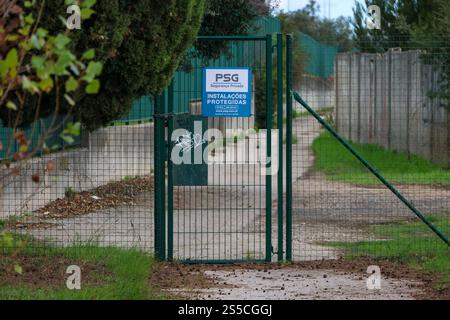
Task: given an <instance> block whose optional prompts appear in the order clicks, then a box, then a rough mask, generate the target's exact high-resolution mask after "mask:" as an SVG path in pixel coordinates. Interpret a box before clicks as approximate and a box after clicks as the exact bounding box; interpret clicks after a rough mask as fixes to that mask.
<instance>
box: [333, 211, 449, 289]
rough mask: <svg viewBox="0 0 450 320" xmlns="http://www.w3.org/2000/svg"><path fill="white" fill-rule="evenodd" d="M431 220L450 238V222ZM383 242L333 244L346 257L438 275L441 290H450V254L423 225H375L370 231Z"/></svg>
mask: <svg viewBox="0 0 450 320" xmlns="http://www.w3.org/2000/svg"><path fill="white" fill-rule="evenodd" d="M430 220H431V221H432V222H433V223H434V224H435V225H436V226H437V227H438V228H439V229H440V230H441V231H442V232H443V233H444V234H445V235H447V236H448V235H450V218H449V217H448V216H446V217H443V216H432V217H430ZM370 231H371V232H372V233H373V234H374V235H376V236H377V238H380V239H386V240H379V241H362V242H357V243H342V242H341V243H333V245H334V246H337V247H341V248H344V249H345V252H346V253H345V257H346V258H347V259H354V258H357V257H370V258H374V259H380V260H384V259H387V260H389V261H394V262H398V263H403V264H406V265H408V266H410V267H413V268H418V269H421V270H425V271H428V272H431V273H434V274H435V275H436V278H437V279H439V280H438V284H437V285H438V286H439V288H440V289H448V288H450V251H449V248H448V246H447V245H446V244H445V243H444V242H443V241H442V240H440V239H439V238H438V237H437V236H436V235H434V234H433V233H432V232H431V231H430V230H429V229H428V228H427V226H426V225H425V224H423V223H422V222H402V223H396V224H384V225H375V226H372V227H371V230H370Z"/></svg>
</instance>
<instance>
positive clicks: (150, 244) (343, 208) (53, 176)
mask: <svg viewBox="0 0 450 320" xmlns="http://www.w3.org/2000/svg"><path fill="white" fill-rule="evenodd" d="M256 38H257V40H255V39H253V40H252V41H246V42H245V41H244V42H242V41H237V40H232V39H231V40H229V41H228V45H229V48H230V50H231V51H230V53H231V55H230V56H229V57H225V56H223V57H221V58H220V59H218V60H216V61H213V62H211V61H203V60H202V59H198V58H193V59H192V61H191V65H190V68H189V71H179V72H178V73H177V74H176V76H175V81H174V84H173V86H172V88H171V89H169V90H168V91H167V92H166V95H165V100H164V104H165V108H164V112H163V113H162V115H160V116H161V118H160V120H161V121H166V120H167V122H165V125H167V127H165V128H164V129H163V131H162V132H164V133H165V134H163V135H164V137H163V147H162V148H163V149H160V150H163V153H164V155H163V157H165V160H164V165H163V166H160V167H159V168H158V170H160V171H161V172H160V173H161V174H162V177H163V179H165V180H164V181H166V183H167V185H168V189H167V190H166V189H164V190H163V192H164V196H165V197H163V199H164V201H163V209H164V210H166V212H164V215H163V219H164V224H162V225H161V226H159V225H156V226H155V220H154V219H155V206H154V203H155V196H154V195H155V193H154V191H155V187H154V175H155V171H154V170H155V166H154V164H155V160H154V156H155V155H154V146H155V131H154V126H155V124H154V121H153V119H149V117H148V116H150V117H153V107H154V103H153V102H152V101H150V100H148V98H142V99H141V101H140V102H139V103H138V104H137V105H136V107H135V109H133V111H132V113H131V114H130V115H128V116H127V117H124V118H123V119H120V120H118V121H117V122H115V123H114V126H110V127H106V128H103V129H100V130H98V131H95V132H93V133H89V134H87V133H86V134H85V135H84V136H82V137H81V139H80V144H79V145H77V146H76V147H75V148H68V149H64V150H59V151H58V152H53V153H49V154H39V155H37V156H35V157H33V158H32V159H28V160H25V161H18V162H11V163H5V162H3V163H2V169H1V179H2V190H1V196H0V205H1V207H0V210H1V211H0V219H1V222H0V223H1V225H0V228H2V230H8V231H10V232H12V233H13V235H15V236H17V237H19V236H20V237H24V236H25V238H26V239H28V241H29V246H32V247H33V246H34V247H45V246H47V245H58V246H71V245H74V244H80V243H81V244H95V245H101V246H110V245H112V246H120V247H126V248H131V247H137V248H140V249H144V250H147V251H150V252H154V241H155V227H159V228H160V229H158V230H161V229H162V228H164V231H167V232H166V233H165V234H164V235H163V237H164V240H163V241H164V244H167V246H166V248H165V249H164V251H165V252H167V254H168V257H169V258H173V259H175V260H183V261H190V262H199V261H203V262H230V261H231V262H232V261H263V260H264V261H271V260H275V259H276V255H277V253H278V254H279V252H277V250H278V243H279V241H280V235H281V236H284V234H283V232H288V230H287V229H289V228H287V227H288V226H287V225H286V221H285V218H286V210H285V209H286V207H284V206H281V209H282V210H283V211H282V212H281V220H278V216H277V215H278V213H279V211H278V210H279V208H280V206H279V204H280V203H281V201H282V200H284V201H285V202H286V203H288V202H289V200H291V201H292V226H291V227H292V235H293V237H292V240H289V238H288V243H284V244H283V245H282V246H281V250H284V252H283V253H287V249H288V247H289V246H290V247H292V252H293V256H292V258H293V260H295V261H305V260H318V259H336V258H339V257H342V256H343V255H364V256H369V255H370V256H378V257H386V258H399V257H404V256H405V254H406V253H411V254H417V255H423V256H424V257H435V256H436V253H442V254H443V255H442V256H444V257H446V258H448V246H447V245H445V244H444V242H443V241H442V240H441V239H439V238H438V237H437V236H436V235H435V234H433V233H432V232H431V231H430V230H429V228H428V227H427V226H426V225H425V224H424V223H422V222H421V221H420V220H419V219H418V218H417V216H415V215H414V213H413V212H412V211H411V210H410V209H408V208H407V207H406V206H405V204H404V203H403V202H402V201H400V200H399V199H398V197H396V196H395V195H394V194H393V193H392V192H391V191H390V190H389V189H388V188H386V186H384V185H383V184H382V183H381V182H380V181H379V180H377V179H376V177H375V176H374V175H373V174H372V173H370V172H369V171H368V169H367V168H365V167H364V166H363V165H362V164H361V163H360V162H358V160H356V158H354V156H353V155H352V154H350V153H349V152H348V150H346V149H345V148H344V147H343V146H342V145H341V144H340V143H339V141H337V140H336V139H335V138H334V137H333V136H332V135H331V134H330V133H328V132H327V131H326V130H325V129H324V128H323V126H322V125H321V124H320V123H319V122H318V121H317V120H316V119H315V118H314V117H312V116H311V114H310V113H308V112H307V111H306V110H305V109H304V108H303V107H302V106H301V105H300V104H299V103H298V102H294V109H293V113H292V125H293V132H292V136H291V137H287V135H286V129H284V130H280V133H281V132H282V137H281V145H282V146H279V145H276V144H275V141H278V140H277V139H278V138H277V137H276V136H272V140H271V142H272V143H273V145H272V146H269V145H268V144H269V142H268V141H269V140H268V138H267V136H265V137H264V136H260V135H258V130H255V131H254V133H253V134H251V135H242V130H244V131H245V130H247V129H250V130H251V129H255V128H256V129H266V128H268V127H270V126H272V127H273V128H275V129H277V128H281V127H282V126H284V124H285V123H289V121H290V119H285V118H284V117H285V116H283V117H279V116H280V115H279V114H277V108H276V102H277V99H276V97H277V94H278V95H280V94H281V93H280V91H283V90H280V88H277V86H276V84H277V83H276V76H277V72H280V70H279V69H278V70H277V69H275V66H276V65H277V63H283V61H282V60H281V62H280V60H277V59H276V58H279V57H278V56H277V54H276V51H273V52H272V47H271V46H270V50H269V49H268V47H267V46H266V43H265V41H269V40H268V39H267V38H266V37H256ZM263 39H264V40H263ZM272 40H274V39H272V38H271V41H272ZM275 43H276V42H275V41H274V42H273V43H272V44H275ZM311 43H313V42H311ZM398 43H399V42H398V41H396V42H393V41H392V42H391V41H385V42H384V43H382V44H380V43H378V44H377V46H376V48H377V50H374V46H373V43H366V44H364V43H359V45H358V46H357V47H355V48H354V49H353V50H350V51H349V52H340V53H339V54H336V52H335V50H325V52H323V53H322V54H321V55H312V56H310V57H309V58H308V59H307V60H306V61H305V64H307V63H309V62H311V61H313V59H314V57H320V59H325V60H327V61H329V60H330V61H333V68H332V70H333V71H332V73H331V74H330V73H329V72H327V73H326V76H321V75H320V74H310V73H308V72H307V70H308V68H306V67H304V66H302V67H301V68H300V67H298V66H297V65H294V66H293V69H292V72H293V89H294V91H297V92H299V94H300V95H301V96H302V98H303V99H304V100H305V101H306V102H307V103H308V104H309V105H310V106H311V107H312V108H313V109H314V110H316V111H317V112H318V113H320V115H321V116H322V117H323V119H325V120H326V121H327V122H328V123H330V124H331V125H332V126H333V127H334V128H335V129H336V130H337V132H338V133H339V134H340V135H342V137H343V138H344V139H346V140H347V141H349V142H350V143H351V145H352V146H353V147H354V148H355V149H356V150H357V151H358V152H360V153H361V155H362V156H363V157H364V158H365V159H366V160H367V161H368V162H369V163H370V164H371V165H372V166H373V167H374V168H375V169H376V170H378V172H380V173H381V174H382V175H383V176H385V178H387V179H388V180H389V181H390V182H392V183H393V185H394V186H395V187H396V188H397V189H398V190H399V191H400V192H401V193H402V194H404V196H405V197H406V198H407V199H409V200H410V201H411V202H412V204H413V205H414V206H415V207H417V209H418V210H419V211H420V212H422V213H423V214H424V215H425V217H426V218H427V219H428V220H429V221H430V222H431V223H433V224H434V225H436V226H437V227H438V228H439V229H440V230H441V231H442V232H443V234H444V235H445V236H447V237H448V236H449V230H450V222H449V219H450V171H449V166H450V163H449V162H450V131H449V128H450V125H449V119H450V118H449V112H450V111H449V102H448V92H449V91H448V89H449V88H448V74H449V66H450V48H449V47H448V43H450V42H448V41H447V42H445V41H442V40H441V41H436V40H433V41H432V40H427V39H424V40H422V41H421V42H420V43H415V44H409V45H403V47H402V48H401V50H400V49H398V48H397V49H395V47H398ZM442 43H447V46H445V45H442ZM210 44H214V41H211V42H210ZM276 44H277V45H278V43H276ZM305 45H307V42H304V44H303V46H305ZM314 46H315V48H316V45H314ZM324 47H325V48H327V47H328V46H324ZM306 51H307V50H306ZM268 52H272V53H273V59H267V53H268ZM311 52H316V51H314V50H311ZM328 52H329V54H330V55H332V57H331V56H330V57H327V54H328ZM324 57H325V58H324ZM269 62H270V63H269ZM272 65H273V67H274V68H272ZM315 65H320V63H316V64H315ZM207 66H208V67H233V68H238V67H247V68H248V67H250V68H251V69H252V70H253V81H252V82H253V87H252V88H251V92H252V96H253V101H254V103H253V105H252V116H251V117H249V118H236V119H226V118H221V117H215V118H208V119H206V118H202V117H201V105H202V94H201V93H202V86H203V84H202V69H203V68H204V67H207ZM328 69H329V68H328ZM314 70H315V69H314ZM281 87H282V86H281ZM284 89H285V88H284ZM270 95H273V97H270ZM272 98H273V99H272ZM286 98H287V97H286V96H285V97H284V101H286V100H287V99H286ZM269 104H271V105H272V106H273V108H272V112H269V113H268V110H269V109H268V105H269ZM283 106H284V107H285V105H284V103H283ZM139 110H141V111H143V112H144V116H142V113H140V111H139ZM285 111H286V110H285ZM270 118H272V119H270ZM135 120H137V121H135ZM141 120H142V121H141ZM147 120H150V121H147ZM195 120H198V121H200V122H202V125H203V126H204V129H211V128H212V129H218V130H219V131H221V132H222V133H224V134H225V135H224V136H223V137H222V138H221V139H218V140H216V139H215V138H214V139H213V137H212V136H207V137H206V138H207V139H208V143H206V145H208V147H209V148H210V151H211V152H210V153H209V155H208V160H214V159H219V160H220V159H222V160H225V162H215V161H211V164H208V165H204V164H201V165H199V166H175V165H173V163H172V162H171V161H168V160H169V159H170V156H169V155H170V154H171V151H172V150H173V148H174V145H175V142H176V141H173V140H172V137H171V133H172V132H173V131H174V130H176V129H180V128H182V129H190V128H191V127H192V125H193V121H195ZM227 129H231V132H230V134H229V135H227ZM166 131H167V132H166ZM190 131H192V130H190ZM161 137H162V136H160V138H161ZM166 143H167V144H166ZM288 143H291V145H288ZM202 145H203V143H202ZM251 145H255V146H256V149H255V150H253V149H250V147H249V146H251ZM211 146H212V147H213V148H211ZM166 147H168V148H169V149H165V148H166ZM280 147H281V148H280ZM288 147H292V159H291V160H292V161H291V162H289V157H285V158H284V159H287V160H285V161H288V162H285V164H286V166H289V165H290V166H291V167H292V186H293V190H292V191H293V192H292V198H291V199H287V198H286V197H285V195H283V193H285V192H286V190H283V193H282V195H283V196H282V197H280V195H279V193H278V192H277V191H278V187H279V185H280V183H278V181H279V179H278V181H277V179H276V176H275V175H273V176H270V178H268V177H267V176H264V175H261V169H263V168H264V167H265V162H264V161H265V158H264V157H267V155H268V154H267V151H269V150H270V153H271V155H272V156H273V157H274V158H276V159H277V158H278V155H285V154H286V152H287V149H288ZM250 150H253V151H254V152H261V151H263V157H262V158H258V157H257V156H255V158H256V159H258V161H256V162H254V163H249V162H239V161H238V162H236V161H235V160H236V158H238V159H239V160H242V157H241V156H242V154H247V157H246V158H245V157H244V160H245V159H247V160H250V159H251V156H250V155H249V153H250ZM279 150H281V151H282V152H281V153H280V152H279ZM166 153H167V156H166ZM213 158H214V159H213ZM166 166H167V168H166ZM288 179H289V176H288V175H287V172H284V174H283V175H282V180H281V181H282V182H283V184H285V183H288V182H289V181H287V180H288ZM165 214H167V215H165ZM160 222H161V221H160ZM14 239H15V238H14ZM14 239H12V240H11V241H14ZM281 239H283V238H281ZM8 241H9V240H8ZM2 245H4V244H2ZM282 256H283V255H282ZM442 256H441V257H442Z"/></svg>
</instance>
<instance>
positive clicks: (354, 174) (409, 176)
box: [313, 132, 450, 187]
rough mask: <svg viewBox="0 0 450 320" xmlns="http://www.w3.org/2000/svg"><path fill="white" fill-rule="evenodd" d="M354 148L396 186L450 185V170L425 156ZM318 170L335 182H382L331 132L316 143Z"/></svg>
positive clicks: (370, 147) (371, 147)
mask: <svg viewBox="0 0 450 320" xmlns="http://www.w3.org/2000/svg"><path fill="white" fill-rule="evenodd" d="M352 146H353V147H354V148H355V149H356V150H357V151H358V152H360V154H361V155H362V156H363V157H364V158H365V159H366V160H367V161H368V162H369V163H370V164H371V165H373V166H374V167H375V168H376V169H377V170H378V171H379V172H380V173H381V174H382V175H383V176H384V177H385V178H387V179H388V180H390V181H391V182H393V183H400V184H402V183H403V184H423V185H434V184H436V185H438V184H439V185H442V184H443V185H444V186H446V187H448V186H450V170H448V169H445V168H442V167H440V166H438V165H436V164H434V163H432V162H430V161H428V160H426V159H424V158H422V157H419V156H415V155H411V156H408V155H406V154H402V153H400V152H396V151H388V150H386V149H384V148H382V147H380V146H377V145H373V144H357V143H352ZM313 150H314V155H315V157H316V158H315V162H314V169H315V170H318V171H321V172H323V173H325V174H326V177H327V178H328V179H330V180H334V181H342V182H348V183H354V184H364V185H376V184H380V182H379V181H378V180H377V179H376V178H375V176H374V175H373V174H371V173H370V172H369V171H368V170H367V169H366V168H365V167H364V166H363V165H362V164H361V163H360V162H359V161H358V160H357V159H356V158H355V157H354V156H353V155H352V154H350V153H349V152H348V151H347V150H346V149H345V148H344V147H343V146H342V145H341V144H339V142H338V141H337V140H336V139H334V138H333V137H332V136H331V134H329V133H328V132H324V133H322V134H321V135H320V136H319V137H318V138H317V139H315V140H314V142H313Z"/></svg>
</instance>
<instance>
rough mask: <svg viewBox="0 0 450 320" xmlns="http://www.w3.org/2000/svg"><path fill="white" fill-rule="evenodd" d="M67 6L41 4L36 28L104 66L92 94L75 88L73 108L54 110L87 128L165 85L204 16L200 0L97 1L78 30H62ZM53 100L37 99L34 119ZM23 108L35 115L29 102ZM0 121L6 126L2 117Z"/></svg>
mask: <svg viewBox="0 0 450 320" xmlns="http://www.w3.org/2000/svg"><path fill="white" fill-rule="evenodd" d="M85 1H86V0H85ZM19 2H23V1H19ZM69 2H70V1H69ZM67 3H68V2H67V1H66V0H47V1H46V2H45V8H44V10H43V15H42V17H43V18H42V25H43V26H44V27H45V28H46V29H48V30H49V31H50V32H51V33H60V32H65V33H67V34H68V36H69V37H70V39H71V48H72V50H73V51H74V52H75V53H76V54H79V53H82V52H85V51H86V49H87V48H95V49H96V50H95V54H96V59H97V60H98V61H100V62H101V63H102V64H103V65H104V68H103V73H102V75H101V77H100V82H101V84H102V86H101V88H99V90H100V91H99V94H98V95H96V96H95V97H93V96H89V95H87V94H86V92H85V91H83V90H82V89H81V88H79V89H78V90H76V91H75V92H74V94H73V100H74V102H75V103H76V108H71V105H70V103H69V102H68V101H62V102H61V106H60V108H59V112H60V113H61V114H67V113H73V114H74V115H75V116H77V117H79V120H80V121H81V122H82V124H83V125H84V126H85V127H87V128H88V129H89V130H94V129H96V128H99V127H101V126H103V125H105V124H107V123H109V122H111V121H113V120H115V119H117V118H120V117H121V116H123V115H125V114H126V113H128V112H129V110H130V109H131V106H132V103H133V101H134V100H135V99H137V98H139V97H140V96H142V95H155V94H158V93H159V92H161V90H162V89H163V88H165V87H166V86H167V84H168V82H169V81H170V79H171V77H172V75H173V73H174V72H175V70H176V68H177V67H178V65H179V63H180V60H181V58H182V57H183V56H184V54H185V51H186V49H187V48H189V47H190V46H191V45H192V43H193V42H194V39H195V36H196V35H197V32H198V30H199V28H200V25H201V21H202V17H203V12H204V0H188V1H186V0H152V1H147V0H135V1H130V0H109V1H97V3H96V4H95V5H94V6H93V10H94V11H95V13H94V14H93V16H92V17H91V18H90V19H89V20H85V21H83V24H82V30H73V31H70V32H67V31H66V26H65V24H64V23H63V22H64V21H65V17H66V16H67V14H66V8H67ZM54 99H55V97H54V96H51V95H50V96H48V97H47V98H46V100H45V101H43V103H42V107H41V108H40V109H39V114H38V118H43V117H45V116H46V115H48V114H49V112H50V110H48V108H47V107H48V106H52V105H54V103H52V101H54ZM24 110H33V111H36V107H35V103H34V101H29V102H28V103H27V105H26V108H25V109H24ZM51 111H53V110H51ZM29 114H33V117H31V116H24V117H22V121H21V122H20V124H19V126H20V127H27V126H29V125H30V124H31V123H32V122H33V121H34V114H35V112H29ZM0 117H1V119H3V122H4V123H6V124H9V123H10V121H8V120H10V119H9V118H8V116H7V115H5V114H1V115H0Z"/></svg>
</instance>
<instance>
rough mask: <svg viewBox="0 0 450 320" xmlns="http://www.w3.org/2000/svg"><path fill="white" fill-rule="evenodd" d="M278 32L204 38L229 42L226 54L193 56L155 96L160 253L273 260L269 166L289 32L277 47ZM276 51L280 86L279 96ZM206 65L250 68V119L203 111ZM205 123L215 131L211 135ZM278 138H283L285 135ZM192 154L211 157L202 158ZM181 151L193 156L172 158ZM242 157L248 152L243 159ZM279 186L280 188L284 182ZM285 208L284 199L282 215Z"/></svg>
mask: <svg viewBox="0 0 450 320" xmlns="http://www.w3.org/2000/svg"><path fill="white" fill-rule="evenodd" d="M274 38H276V37H274V36H272V35H267V36H225V37H199V39H198V41H201V42H202V43H203V44H204V45H205V46H208V45H209V46H211V47H216V46H221V47H226V48H227V51H228V54H227V57H222V58H220V59H217V60H213V61H211V60H210V61H204V60H202V59H199V58H193V59H191V61H190V65H189V66H188V68H186V71H185V72H178V73H177V76H176V77H175V79H174V81H173V83H172V84H171V86H170V88H169V89H168V90H166V92H165V93H164V94H163V95H162V96H161V97H159V98H158V99H157V101H156V103H155V138H156V140H155V141H156V142H155V150H154V152H155V253H156V256H157V257H158V258H159V259H162V260H164V259H167V260H176V261H182V262H186V263H197V262H202V263H233V262H242V261H252V262H259V261H261V262H262V261H266V262H269V261H272V255H273V254H274V251H275V250H274V248H273V246H272V210H273V209H272V208H273V205H272V201H273V197H272V189H273V186H272V184H273V181H272V180H273V178H272V174H267V172H270V170H271V167H272V162H271V161H270V159H271V158H272V129H273V128H272V127H273V123H274V121H273V120H274V119H273V118H274V113H275V112H274V107H273V104H274V103H277V104H278V108H279V109H280V110H281V111H280V112H277V114H278V115H279V117H278V121H277V122H278V123H280V124H281V125H282V123H283V118H282V113H283V112H282V109H283V108H282V99H283V92H282V88H283V78H282V77H283V64H282V61H283V59H282V56H283V38H282V36H281V35H278V37H277V38H276V39H277V42H276V44H275V45H273V43H275V40H276V39H274ZM274 49H277V50H274ZM276 56H278V57H277V58H278V59H277V60H278V62H277V64H278V65H277V69H278V72H277V75H278V87H279V88H281V90H278V99H275V100H274V98H275V97H274V89H275V88H274V87H275V86H274V85H273V80H274V79H273V67H274V63H273V59H274V58H275V57H276ZM205 67H217V68H249V69H251V70H252V75H253V76H252V90H251V91H252V101H253V102H252V115H251V116H250V117H243V118H220V117H212V118H211V117H210V118H206V117H203V116H202V114H201V105H202V100H201V97H202V70H203V68H205ZM275 95H277V94H275ZM186 96H187V97H189V98H188V99H187V98H186ZM207 129H209V130H210V131H209V132H210V133H208V134H205V132H206V130H207ZM278 139H279V140H280V141H282V140H281V139H282V137H281V135H280V136H279V138H278ZM194 154H197V155H198V154H200V155H204V154H206V155H204V156H203V157H200V159H198V157H197V156H195V155H194ZM278 154H282V152H281V153H280V152H278ZM175 155H176V156H177V159H179V157H178V156H182V157H184V158H183V159H184V160H187V161H185V162H182V163H180V161H179V160H177V161H174V158H175ZM242 155H247V158H245V157H244V160H242ZM238 158H239V159H238ZM199 160H200V162H199ZM206 160H208V164H206ZM279 163H282V161H279ZM166 175H167V179H166ZM279 179H282V171H281V173H279ZM280 185H282V180H281V184H280ZM279 192H281V194H282V192H283V190H282V188H280V189H279ZM166 198H167V199H166ZM281 199H282V197H281ZM166 203H167V205H166ZM282 209H283V207H282V204H281V205H280V206H279V208H278V210H281V211H280V212H279V214H281V216H279V218H280V217H281V219H282V214H283V212H282ZM276 210H277V209H276V208H275V211H276ZM280 223H281V224H280V226H281V228H280V229H281V232H282V230H283V229H282V221H281V222H280ZM279 237H282V234H279ZM278 245H280V246H281V245H282V241H281V242H280V241H279V242H278ZM282 252H283V249H281V251H280V252H279V258H282Z"/></svg>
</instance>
